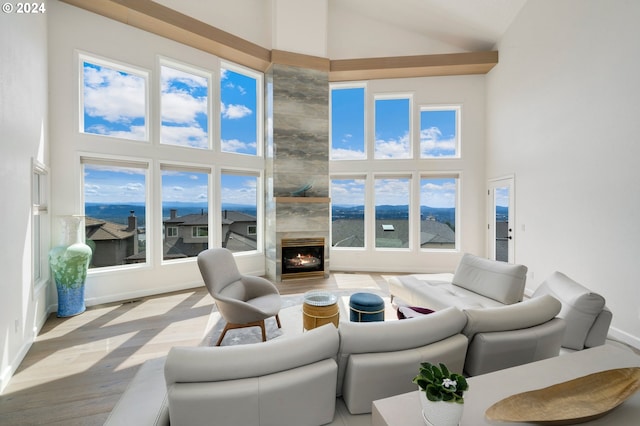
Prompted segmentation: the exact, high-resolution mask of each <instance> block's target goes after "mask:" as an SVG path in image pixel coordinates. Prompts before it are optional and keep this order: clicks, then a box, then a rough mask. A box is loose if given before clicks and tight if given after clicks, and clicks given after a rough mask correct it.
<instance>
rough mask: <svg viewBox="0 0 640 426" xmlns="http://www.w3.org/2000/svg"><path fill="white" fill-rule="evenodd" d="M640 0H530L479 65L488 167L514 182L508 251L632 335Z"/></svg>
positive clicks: (635, 337)
mask: <svg viewBox="0 0 640 426" xmlns="http://www.w3.org/2000/svg"><path fill="white" fill-rule="evenodd" d="M639 18H640V2H634V1H625V0H613V1H612V0H606V1H605V0H554V1H552V0H539V1H538V0H536V1H529V2H527V4H526V5H525V7H524V8H523V10H522V11H521V13H520V15H519V16H518V18H517V19H516V20H515V21H514V23H513V24H512V26H511V27H510V29H509V31H508V32H507V34H506V35H505V36H504V38H503V39H502V41H501V42H500V43H499V46H498V50H499V52H500V60H499V64H498V65H497V66H496V67H495V68H494V69H493V70H492V71H491V72H490V73H489V74H488V76H487V154H486V158H487V175H488V177H489V178H491V177H499V176H503V175H507V174H511V173H513V174H514V175H515V182H516V190H515V191H516V201H515V204H516V232H517V234H516V247H515V250H516V262H518V263H523V264H525V265H527V266H528V267H529V270H530V276H529V279H528V284H527V287H528V289H529V290H533V289H535V288H536V287H537V286H538V285H539V284H540V283H541V282H542V280H544V279H545V277H547V276H549V275H550V274H551V273H552V272H553V271H555V270H559V271H561V272H564V273H565V274H567V275H568V276H570V277H572V278H573V279H575V280H576V281H578V282H580V283H582V284H584V285H585V286H587V287H589V288H591V289H592V290H594V291H596V292H599V293H601V294H602V295H604V296H605V297H606V299H607V305H608V306H609V307H610V309H611V310H612V311H613V324H612V327H613V330H612V331H613V334H614V336H615V337H618V338H621V339H625V340H626V341H628V342H631V343H633V344H634V345H635V346H637V347H640V321H639V318H638V316H639V314H640V286H638V268H637V264H638V261H639V259H640V220H639V218H640V190H638V182H640V168H639V167H638V165H637V162H638V158H640V143H639V140H638V135H639V134H640V120H639V119H638V117H639V115H640V103H639V98H640V79H639V78H638V76H640V44H639V43H638V40H640V27H639V26H638V25H637V22H638V19H639Z"/></svg>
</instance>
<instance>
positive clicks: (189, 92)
mask: <svg viewBox="0 0 640 426" xmlns="http://www.w3.org/2000/svg"><path fill="white" fill-rule="evenodd" d="M160 80H161V88H160V109H161V115H162V119H161V126H162V127H161V130H160V143H162V144H166V145H177V146H186V147H190V148H201V149H208V148H209V147H210V143H209V101H208V99H209V81H210V80H211V78H210V76H209V75H208V74H206V73H202V72H200V73H196V71H195V70H193V69H190V68H186V67H182V66H179V65H177V64H172V63H169V62H167V61H161V65H160Z"/></svg>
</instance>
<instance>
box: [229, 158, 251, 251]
mask: <svg viewBox="0 0 640 426" xmlns="http://www.w3.org/2000/svg"><path fill="white" fill-rule="evenodd" d="M258 179H259V175H257V174H255V173H254V174H250V173H249V172H243V171H230V170H225V171H224V172H223V173H222V175H221V177H220V180H221V182H220V191H221V197H220V198H221V202H222V247H226V248H228V249H229V250H231V251H232V252H243V251H252V250H256V249H257V248H258V240H257V238H256V237H257V235H258V232H257V229H258V212H257V210H258V197H257V189H258V183H259V181H258Z"/></svg>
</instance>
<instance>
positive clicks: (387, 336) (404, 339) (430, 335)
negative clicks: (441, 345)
mask: <svg viewBox="0 0 640 426" xmlns="http://www.w3.org/2000/svg"><path fill="white" fill-rule="evenodd" d="M466 322H467V319H466V317H465V315H464V314H463V313H462V311H460V310H459V309H458V308H455V307H451V308H447V309H444V310H442V311H437V312H434V313H432V314H429V315H424V316H422V317H419V318H410V319H406V320H403V321H384V322H361V323H356V322H341V323H340V328H339V332H340V348H339V350H338V359H337V362H338V384H337V386H338V394H340V393H341V391H342V383H343V379H344V374H345V370H346V367H347V363H348V361H349V357H350V356H351V355H352V354H364V353H380V352H396V351H403V350H407V349H414V348H419V347H421V346H426V345H429V344H431V343H434V342H438V341H440V340H443V339H446V338H448V337H451V336H453V335H456V334H459V333H460V332H461V331H462V328H463V327H464V325H465V324H466Z"/></svg>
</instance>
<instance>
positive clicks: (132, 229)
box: [82, 158, 148, 268]
mask: <svg viewBox="0 0 640 426" xmlns="http://www.w3.org/2000/svg"><path fill="white" fill-rule="evenodd" d="M82 162H83V176H84V211H85V215H86V218H85V227H86V237H87V244H89V245H90V246H91V248H92V249H93V256H92V258H91V265H90V267H91V268H100V267H108V266H118V265H127V264H133V263H144V262H146V260H147V258H146V252H145V241H146V238H145V237H146V234H145V228H146V224H147V202H146V200H147V174H148V173H147V170H148V164H147V163H145V162H139V163H136V162H132V161H114V160H101V159H93V158H83V159H82Z"/></svg>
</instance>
